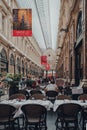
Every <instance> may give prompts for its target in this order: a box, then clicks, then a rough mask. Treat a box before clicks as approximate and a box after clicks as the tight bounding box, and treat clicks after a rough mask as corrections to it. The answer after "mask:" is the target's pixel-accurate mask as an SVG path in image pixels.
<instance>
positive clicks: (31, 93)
mask: <svg viewBox="0 0 87 130" xmlns="http://www.w3.org/2000/svg"><path fill="white" fill-rule="evenodd" d="M33 94H42V92H41V91H40V90H38V89H33V90H31V91H30V95H31V96H32V95H33Z"/></svg>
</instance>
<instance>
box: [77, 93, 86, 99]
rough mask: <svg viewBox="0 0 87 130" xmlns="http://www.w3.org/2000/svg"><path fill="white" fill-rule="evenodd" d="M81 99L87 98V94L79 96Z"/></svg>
mask: <svg viewBox="0 0 87 130" xmlns="http://www.w3.org/2000/svg"><path fill="white" fill-rule="evenodd" d="M78 99H79V100H87V94H83V95H80V96H79V97H78Z"/></svg>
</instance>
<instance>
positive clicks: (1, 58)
mask: <svg viewBox="0 0 87 130" xmlns="http://www.w3.org/2000/svg"><path fill="white" fill-rule="evenodd" d="M6 72H8V60H7V53H6V51H5V49H4V48H3V49H2V50H1V52H0V74H2V75H3V74H5V73H6Z"/></svg>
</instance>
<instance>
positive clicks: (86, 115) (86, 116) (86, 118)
mask: <svg viewBox="0 0 87 130" xmlns="http://www.w3.org/2000/svg"><path fill="white" fill-rule="evenodd" d="M78 100H83V102H85V100H87V94H83V95H80V96H79V97H78ZM85 122H87V108H84V109H83V130H84V129H85V127H86V124H85Z"/></svg>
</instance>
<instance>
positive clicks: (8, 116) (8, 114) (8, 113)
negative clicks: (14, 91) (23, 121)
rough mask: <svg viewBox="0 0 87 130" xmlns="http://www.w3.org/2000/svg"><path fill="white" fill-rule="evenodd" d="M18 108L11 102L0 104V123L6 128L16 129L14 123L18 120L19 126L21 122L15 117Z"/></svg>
mask: <svg viewBox="0 0 87 130" xmlns="http://www.w3.org/2000/svg"><path fill="white" fill-rule="evenodd" d="M15 111H16V108H15V107H13V106H11V105H9V104H0V125H2V126H4V130H6V129H7V128H9V130H10V129H12V130H14V128H15V127H14V124H15V121H16V120H17V122H16V123H17V125H18V128H19V122H18V119H17V118H13V116H14V114H15Z"/></svg>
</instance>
